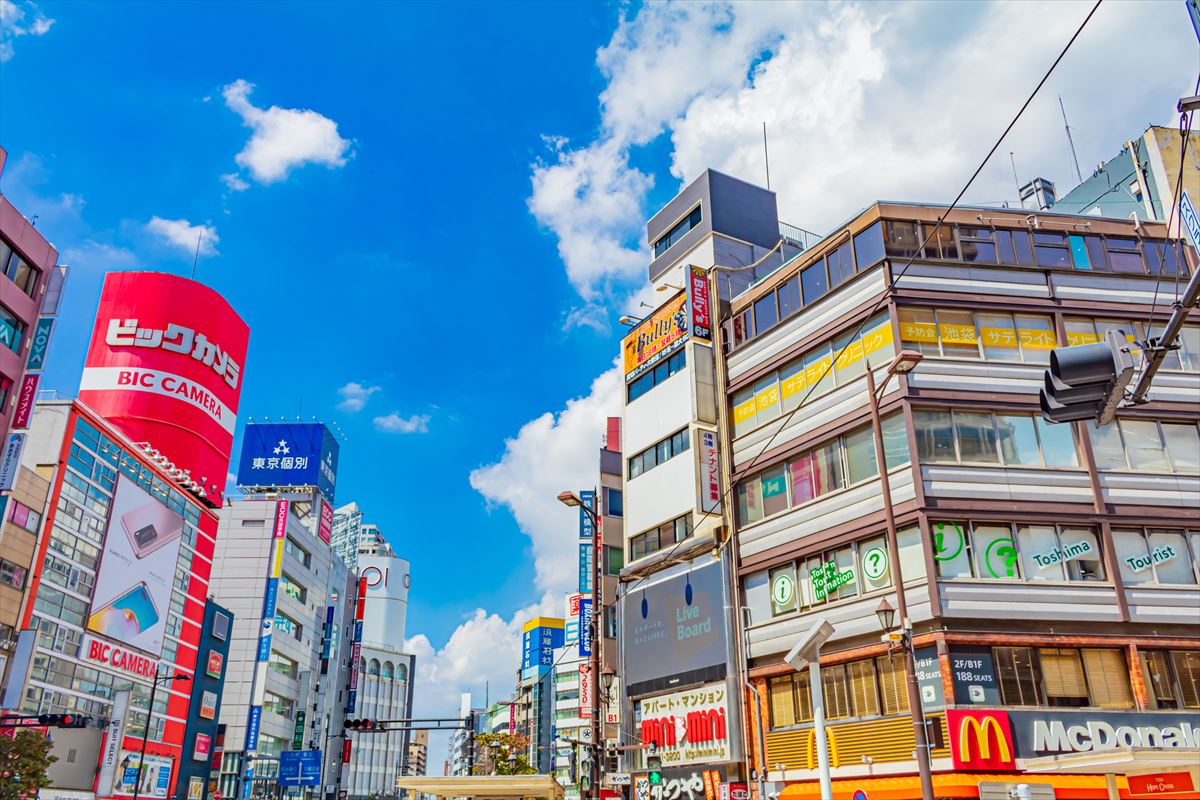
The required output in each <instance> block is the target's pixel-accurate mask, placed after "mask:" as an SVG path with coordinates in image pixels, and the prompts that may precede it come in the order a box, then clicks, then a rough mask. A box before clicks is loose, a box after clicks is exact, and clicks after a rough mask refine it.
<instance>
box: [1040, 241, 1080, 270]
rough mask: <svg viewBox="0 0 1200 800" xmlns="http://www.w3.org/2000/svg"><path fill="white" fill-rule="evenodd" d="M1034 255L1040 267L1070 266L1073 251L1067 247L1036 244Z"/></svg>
mask: <svg viewBox="0 0 1200 800" xmlns="http://www.w3.org/2000/svg"><path fill="white" fill-rule="evenodd" d="M1034 255H1035V256H1036V257H1037V263H1038V266H1039V267H1069V266H1071V251H1070V250H1069V249H1067V248H1066V247H1050V246H1048V245H1041V244H1039V245H1036V246H1035V247H1034Z"/></svg>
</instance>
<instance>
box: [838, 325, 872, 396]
mask: <svg viewBox="0 0 1200 800" xmlns="http://www.w3.org/2000/svg"><path fill="white" fill-rule="evenodd" d="M833 352H834V354H835V355H837V362H836V363H835V364H834V372H835V374H836V376H837V385H838V386H844V385H846V383H848V382H849V381H852V380H854V379H855V378H858V377H860V376H862V375H863V374H865V373H866V371H867V362H866V361H865V360H864V359H863V343H862V338H861V337H860V336H859V335H858V334H857V332H855V333H852V334H849V335H846V336H840V337H838V338H837V339H836V340H834V343H833Z"/></svg>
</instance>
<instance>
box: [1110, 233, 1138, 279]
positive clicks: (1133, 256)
mask: <svg viewBox="0 0 1200 800" xmlns="http://www.w3.org/2000/svg"><path fill="white" fill-rule="evenodd" d="M1107 242H1108V263H1109V265H1110V266H1111V267H1112V271H1113V272H1128V273H1133V274H1137V275H1145V274H1146V266H1145V264H1144V263H1143V262H1142V253H1141V251H1140V250H1138V249H1137V240H1136V239H1108V240H1107ZM1125 247H1129V248H1133V249H1131V250H1124V249H1117V248H1125Z"/></svg>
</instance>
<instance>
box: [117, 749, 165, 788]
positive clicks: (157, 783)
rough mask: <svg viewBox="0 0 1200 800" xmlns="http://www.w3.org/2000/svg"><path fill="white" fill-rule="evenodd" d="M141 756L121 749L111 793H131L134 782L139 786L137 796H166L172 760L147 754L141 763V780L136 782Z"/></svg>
mask: <svg viewBox="0 0 1200 800" xmlns="http://www.w3.org/2000/svg"><path fill="white" fill-rule="evenodd" d="M140 761H141V757H140V755H139V754H138V753H135V752H131V751H129V750H122V751H121V762H120V768H119V769H117V779H116V781H114V782H113V794H125V795H132V794H133V787H134V784H137V785H138V786H139V788H138V796H139V797H166V796H167V790H168V789H169V788H170V786H171V768H172V767H173V766H174V761H173V760H172V759H170V758H167V757H166V756H154V755H150V754H147V755H146V762H145V763H144V764H142V780H141V783H138V763H139V762H140Z"/></svg>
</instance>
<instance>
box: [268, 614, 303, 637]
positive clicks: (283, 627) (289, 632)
mask: <svg viewBox="0 0 1200 800" xmlns="http://www.w3.org/2000/svg"><path fill="white" fill-rule="evenodd" d="M275 630H277V631H279V632H280V633H282V634H284V635H286V636H291V637H292V638H293V639H295V640H296V641H300V637H301V635H302V634H303V632H304V626H303V625H301V624H300V623H299V622H296V620H294V619H292V618H291V617H289V616H288V615H287V614H284V613H283V612H282V611H276V612H275Z"/></svg>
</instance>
